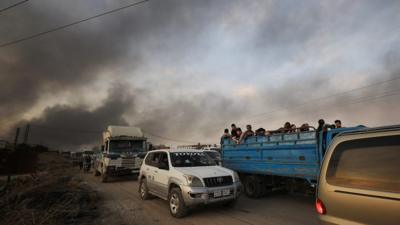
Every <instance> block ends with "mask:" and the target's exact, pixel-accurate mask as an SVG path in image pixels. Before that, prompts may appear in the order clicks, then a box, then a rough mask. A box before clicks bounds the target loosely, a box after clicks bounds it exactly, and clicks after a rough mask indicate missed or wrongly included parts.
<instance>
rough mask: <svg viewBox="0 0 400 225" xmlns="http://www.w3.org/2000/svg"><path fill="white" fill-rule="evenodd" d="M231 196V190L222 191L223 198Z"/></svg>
mask: <svg viewBox="0 0 400 225" xmlns="http://www.w3.org/2000/svg"><path fill="white" fill-rule="evenodd" d="M230 194H231V190H229V189H224V190H222V195H223V196H227V195H230Z"/></svg>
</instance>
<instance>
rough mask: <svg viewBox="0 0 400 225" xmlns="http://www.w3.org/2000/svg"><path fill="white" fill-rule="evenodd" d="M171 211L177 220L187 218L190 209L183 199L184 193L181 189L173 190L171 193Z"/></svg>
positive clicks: (169, 199)
mask: <svg viewBox="0 0 400 225" xmlns="http://www.w3.org/2000/svg"><path fill="white" fill-rule="evenodd" d="M168 202H169V211H170V212H171V215H172V216H173V217H176V218H182V217H184V216H186V214H187V212H188V208H187V207H186V205H185V202H184V201H183V198H182V192H181V189H179V188H172V189H171V191H170V193H169V198H168Z"/></svg>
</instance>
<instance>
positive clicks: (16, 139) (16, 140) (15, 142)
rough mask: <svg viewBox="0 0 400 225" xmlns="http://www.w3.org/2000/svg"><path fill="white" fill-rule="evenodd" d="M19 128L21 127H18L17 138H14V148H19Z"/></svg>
mask: <svg viewBox="0 0 400 225" xmlns="http://www.w3.org/2000/svg"><path fill="white" fill-rule="evenodd" d="M19 130H20V128H19V127H18V128H17V132H16V133H15V139H14V150H16V149H17V144H18V137H19Z"/></svg>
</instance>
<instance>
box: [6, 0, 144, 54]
mask: <svg viewBox="0 0 400 225" xmlns="http://www.w3.org/2000/svg"><path fill="white" fill-rule="evenodd" d="M148 1H150V0H142V1H139V2H135V3H132V4H129V5H126V6H123V7H120V8H116V9H113V10H110V11H106V12H104V13H100V14H97V15H95V16H91V17H88V18H85V19H82V20H78V21H75V22H72V23H69V24H66V25H62V26H59V27H55V28H52V29H50V30H47V31H43V32H39V33H36V34H33V35H30V36H27V37H24V38H20V39H17V40H14V41H10V42H6V43H3V44H0V48H3V47H6V46H10V45H14V44H17V43H20V42H23V41H27V40H31V39H34V38H37V37H39V36H42V35H46V34H48V33H52V32H55V31H59V30H62V29H65V28H68V27H71V26H74V25H77V24H80V23H83V22H86V21H89V20H92V19H95V18H98V17H101V16H105V15H108V14H111V13H114V12H118V11H121V10H123V9H126V8H130V7H133V6H136V5H139V4H142V3H145V2H148Z"/></svg>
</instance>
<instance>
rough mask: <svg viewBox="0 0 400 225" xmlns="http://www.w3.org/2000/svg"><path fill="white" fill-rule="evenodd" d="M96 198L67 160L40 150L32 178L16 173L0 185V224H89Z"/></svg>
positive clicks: (93, 215)
mask: <svg viewBox="0 0 400 225" xmlns="http://www.w3.org/2000/svg"><path fill="white" fill-rule="evenodd" d="M74 173H75V174H74ZM98 201H99V197H98V195H97V193H96V192H95V191H93V190H92V189H91V188H90V187H89V186H88V185H86V184H85V182H83V181H82V180H80V179H79V178H78V177H77V176H76V170H75V169H72V167H71V164H70V162H69V161H68V160H65V159H64V158H62V157H61V156H60V155H58V154H57V153H42V154H41V155H40V162H39V169H38V173H37V174H36V175H35V176H34V177H33V176H18V177H14V179H13V180H12V182H11V183H10V184H9V185H3V186H1V185H0V224H4V225H5V224H12V225H29V224H32V225H47V224H48V225H58V224H80V225H84V224H91V221H93V219H94V218H96V217H97V216H98V210H97V205H98Z"/></svg>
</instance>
